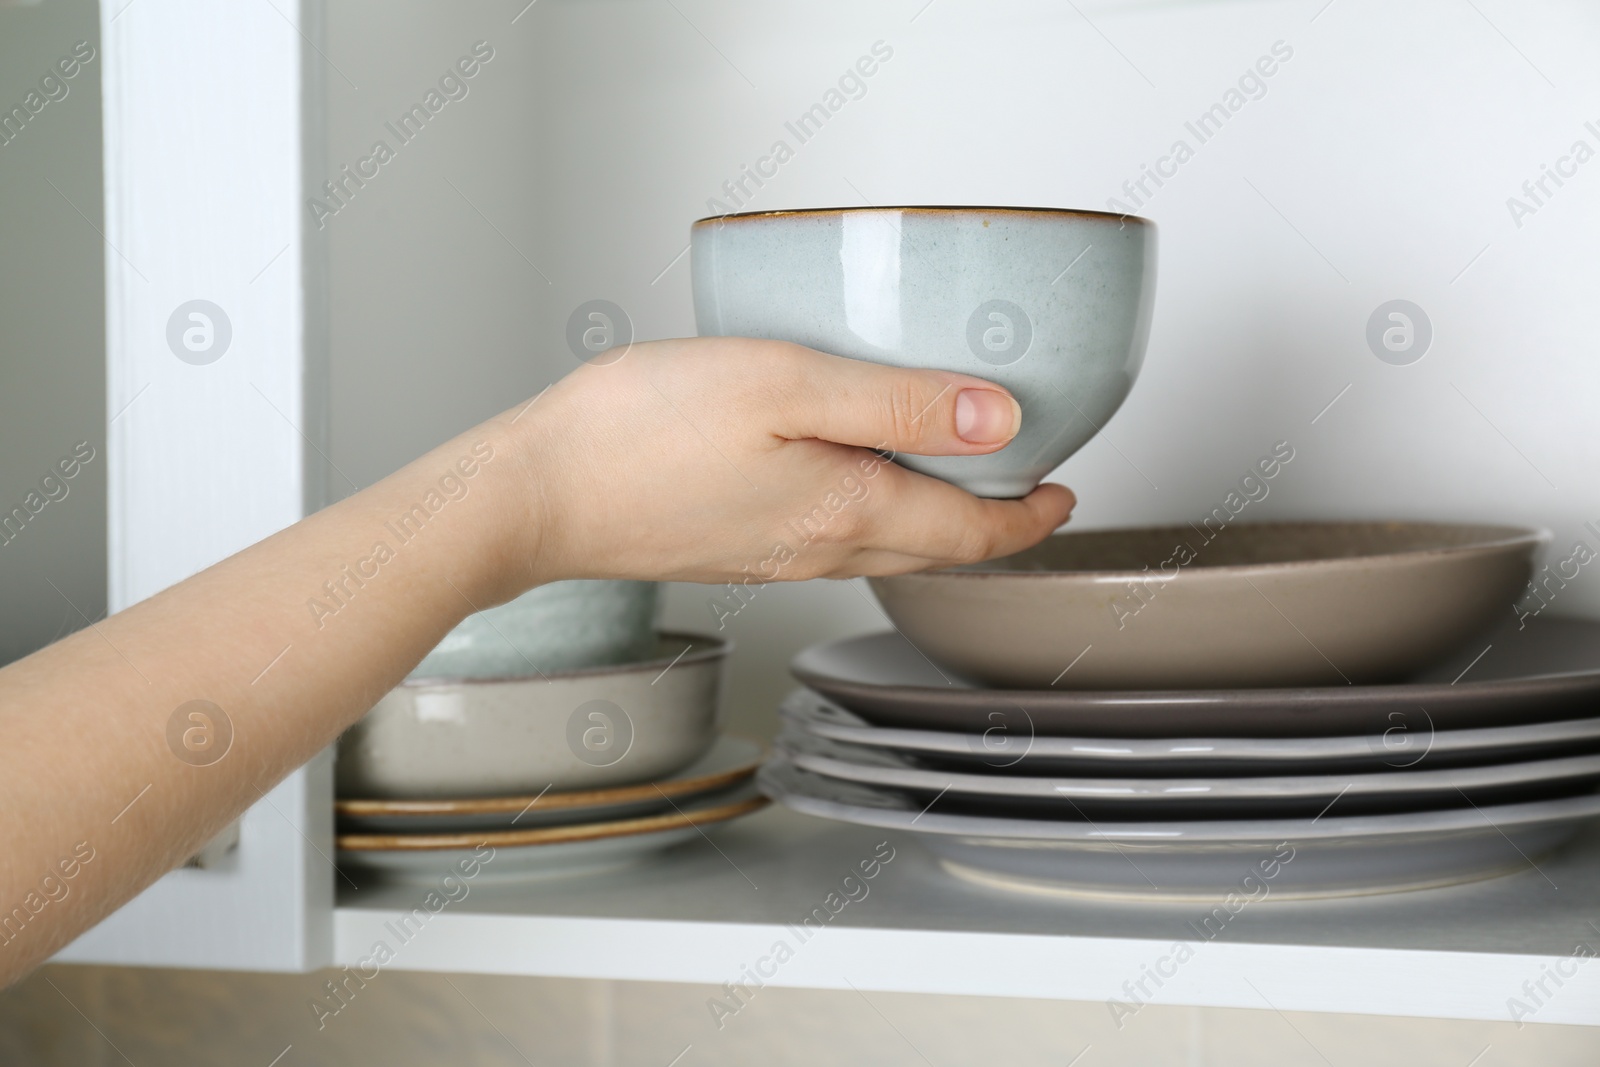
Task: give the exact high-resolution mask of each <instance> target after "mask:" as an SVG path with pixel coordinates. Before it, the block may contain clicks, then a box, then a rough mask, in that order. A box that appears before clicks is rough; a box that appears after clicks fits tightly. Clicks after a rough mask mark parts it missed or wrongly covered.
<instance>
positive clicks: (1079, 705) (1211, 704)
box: [790, 607, 1600, 740]
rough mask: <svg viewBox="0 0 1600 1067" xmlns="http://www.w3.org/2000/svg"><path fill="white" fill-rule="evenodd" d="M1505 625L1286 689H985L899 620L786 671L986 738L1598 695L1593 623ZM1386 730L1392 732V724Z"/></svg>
mask: <svg viewBox="0 0 1600 1067" xmlns="http://www.w3.org/2000/svg"><path fill="white" fill-rule="evenodd" d="M1506 616H1507V620H1506V621H1507V625H1506V627H1505V628H1504V629H1503V630H1501V631H1499V632H1496V633H1491V634H1489V635H1487V636H1485V637H1484V639H1483V644H1482V645H1474V646H1468V647H1467V648H1466V649H1465V650H1463V651H1462V652H1461V654H1460V655H1459V656H1457V657H1456V658H1454V659H1452V660H1450V661H1449V662H1447V663H1445V664H1443V665H1441V666H1440V667H1438V668H1436V669H1435V670H1433V671H1430V672H1428V673H1427V674H1424V675H1422V676H1420V677H1419V678H1418V679H1417V680H1415V681H1412V682H1401V683H1396V684H1394V685H1335V686H1302V687H1297V688H1283V689H1209V690H1142V691H1116V690H1111V691H1098V690H1085V691H1076V692H1075V691H1071V690H1060V689H1008V690H997V689H984V688H980V687H979V686H977V685H976V684H974V683H972V682H970V681H967V680H965V679H963V678H961V677H959V676H957V675H954V674H952V673H951V672H950V671H948V670H941V669H940V668H938V667H936V666H934V665H933V663H932V662H930V661H929V660H928V658H927V657H926V656H924V655H923V654H922V653H920V652H919V651H917V649H916V648H914V647H913V646H912V645H911V644H910V643H909V642H908V641H907V640H906V639H905V638H904V637H902V636H900V635H899V634H897V633H882V634H870V635H868V636H865V637H852V638H847V639H846V640H843V641H834V642H831V643H829V644H823V645H814V646H812V647H811V648H808V649H806V650H805V651H803V652H801V653H800V654H799V655H798V656H796V657H795V658H794V660H793V662H792V663H791V664H790V670H791V671H792V672H793V673H794V676H795V677H796V678H798V679H800V681H802V682H804V683H805V684H806V685H807V686H809V687H811V688H812V689H815V690H816V691H817V692H819V693H822V694H823V695H824V696H826V697H828V698H830V699H832V700H836V701H838V702H839V703H840V704H842V705H844V706H845V707H847V708H849V709H850V710H851V711H854V712H855V713H856V714H857V715H860V716H861V717H862V718H863V719H865V720H867V721H868V722H870V723H872V724H874V725H877V726H896V727H905V728H908V729H924V730H956V731H962V732H967V733H974V734H984V735H987V736H989V737H990V738H995V737H997V736H1005V735H1009V736H1011V737H1015V738H1019V739H1023V740H1025V739H1026V738H1028V737H1032V736H1035V735H1038V736H1045V737H1060V736H1068V737H1117V738H1136V737H1194V736H1197V735H1201V734H1204V735H1208V736H1212V737H1263V738H1264V737H1328V736H1337V735H1341V734H1343V735H1350V734H1371V735H1374V736H1381V735H1383V734H1385V733H1386V732H1392V731H1396V730H1398V731H1409V732H1414V733H1422V732H1431V731H1433V730H1463V729H1471V728H1477V727H1488V726H1515V725H1522V724H1526V723H1531V722H1553V721H1557V720H1561V719H1583V718H1591V717H1593V716H1594V715H1595V711H1596V706H1597V701H1600V623H1595V622H1585V621H1579V620H1575V619H1544V618H1535V619H1530V620H1528V621H1527V626H1526V629H1518V626H1517V620H1516V619H1515V618H1514V617H1512V615H1511V610H1510V608H1509V607H1508V608H1507V609H1506ZM1391 736H1392V733H1391Z"/></svg>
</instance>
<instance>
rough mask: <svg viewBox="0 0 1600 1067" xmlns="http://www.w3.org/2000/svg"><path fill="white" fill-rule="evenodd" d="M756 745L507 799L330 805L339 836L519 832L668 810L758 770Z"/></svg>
mask: <svg viewBox="0 0 1600 1067" xmlns="http://www.w3.org/2000/svg"><path fill="white" fill-rule="evenodd" d="M763 756H764V753H763V751H762V748H761V746H760V745H759V744H757V743H756V742H754V741H751V740H748V739H746V738H743V737H728V736H724V737H720V738H718V739H717V742H716V744H714V745H713V746H712V747H711V751H710V752H708V753H706V754H705V755H704V756H702V757H700V758H699V759H698V760H696V761H695V762H694V763H691V764H690V765H689V766H687V767H685V768H684V769H683V770H681V771H679V772H678V773H677V774H675V775H673V776H671V777H670V778H663V779H661V780H660V781H656V782H644V783H642V784H639V785H626V786H612V787H610V788H608V789H586V790H580V791H574V792H564V793H557V792H553V791H546V792H544V793H539V794H531V795H526V796H510V797H465V798H459V799H437V800H436V799H420V800H358V799H354V798H344V799H340V800H336V801H335V802H334V805H333V808H334V813H335V814H336V815H337V816H338V820H339V829H340V831H341V832H346V833H355V832H367V833H393V834H404V833H430V834H431V833H451V832H456V831H470V830H526V829H531V828H533V827H536V826H565V825H569V824H572V823H585V822H601V821H605V820H615V819H624V818H631V817H633V816H637V815H649V814H651V813H653V812H657V811H668V810H670V809H671V808H672V806H673V804H674V803H677V804H684V803H686V802H687V800H688V799H690V798H698V797H700V796H701V795H703V794H706V793H712V792H716V791H719V790H726V789H729V788H730V787H736V786H737V785H738V783H740V782H742V781H744V780H745V779H747V778H749V777H750V776H751V775H752V774H754V773H755V772H756V768H757V767H759V766H761V760H762V758H763Z"/></svg>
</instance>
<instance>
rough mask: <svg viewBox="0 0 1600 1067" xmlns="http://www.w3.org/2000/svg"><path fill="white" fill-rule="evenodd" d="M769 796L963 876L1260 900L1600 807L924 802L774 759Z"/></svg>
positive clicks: (1449, 855) (1406, 867) (1396, 886)
mask: <svg viewBox="0 0 1600 1067" xmlns="http://www.w3.org/2000/svg"><path fill="white" fill-rule="evenodd" d="M757 780H758V782H759V783H760V785H761V788H762V789H763V790H764V791H765V792H766V793H767V795H768V796H770V797H772V798H773V799H775V800H777V801H779V802H780V803H782V804H785V805H787V806H789V807H791V808H793V809H795V810H796V811H801V812H804V813H806V814H808V815H816V816H820V817H822V818H826V819H837V820H840V821H842V822H849V823H856V824H860V825H866V826H880V827H884V828H887V829H893V830H902V831H906V832H909V833H914V834H916V835H918V837H919V838H920V839H921V840H922V842H923V843H924V844H925V845H926V846H927V847H928V848H929V849H930V850H932V851H933V852H934V853H935V854H936V855H937V856H938V857H939V858H940V861H941V862H942V863H943V864H944V866H945V867H946V868H947V869H949V870H950V871H951V872H952V873H955V874H957V875H959V876H961V877H963V878H969V879H973V880H976V881H981V882H984V883H986V884H990V885H996V886H1002V887H1005V888H1011V889H1024V890H1033V891H1040V892H1054V893H1072V894H1089V895H1096V896H1110V897H1115V898H1117V899H1119V900H1133V899H1140V898H1146V899H1152V898H1153V899H1181V898H1193V899H1210V900H1215V899H1217V898H1218V897H1220V896H1225V895H1227V894H1230V893H1231V894H1238V895H1239V896H1240V897H1245V898H1249V899H1252V900H1260V899H1263V898H1266V897H1270V898H1273V899H1292V898H1297V897H1322V896H1348V895H1353V894H1361V893H1379V892H1390V891H1396V890H1402V889H1422V888H1426V887H1429V886H1439V885H1450V884H1454V883H1458V882H1470V881H1476V880H1478V879H1481V878H1491V877H1494V876H1496V875H1499V874H1508V873H1511V872H1513V871H1517V870H1524V869H1526V868H1527V867H1528V866H1529V865H1530V864H1532V863H1534V862H1536V861H1537V860H1538V858H1539V857H1540V856H1541V855H1543V854H1544V853H1546V852H1549V851H1550V850H1551V849H1554V848H1556V847H1558V846H1560V845H1561V844H1563V843H1565V842H1566V841H1567V840H1569V839H1570V838H1571V837H1572V836H1573V835H1574V834H1576V833H1577V832H1578V830H1579V829H1581V828H1582V826H1583V824H1584V823H1585V822H1586V821H1590V820H1593V819H1595V818H1596V817H1597V816H1600V795H1595V794H1586V795H1581V796H1573V797H1564V798H1559V799H1554V800H1541V801H1536V802H1532V803H1522V804H1504V805H1492V806H1487V807H1482V808H1473V807H1467V808H1452V809H1448V810H1443V811H1431V812H1413V813H1407V814H1403V815H1366V816H1352V817H1346V816H1327V817H1324V818H1321V819H1223V820H1207V821H1202V822H1184V821H1177V820H1151V821H1138V822H1121V821H1119V822H1094V821H1091V820H1087V819H1077V820H1068V819H1019V818H1003V817H994V816H973V815H951V814H945V813H942V812H930V811H928V810H926V809H927V805H926V804H924V803H923V802H922V801H921V800H920V799H918V798H915V797H911V796H909V795H907V794H905V793H903V792H899V791H896V790H889V789H880V788H874V787H870V786H862V785H856V784H854V783H851V782H838V781H833V780H831V779H828V778H823V777H821V776H820V775H815V774H810V773H808V772H806V771H803V770H801V769H799V768H798V767H795V766H794V765H793V764H791V763H789V762H788V761H787V760H784V759H782V758H779V759H775V760H773V761H771V762H769V763H768V764H767V765H766V766H765V767H763V768H762V769H761V772H760V774H759V775H758V776H757Z"/></svg>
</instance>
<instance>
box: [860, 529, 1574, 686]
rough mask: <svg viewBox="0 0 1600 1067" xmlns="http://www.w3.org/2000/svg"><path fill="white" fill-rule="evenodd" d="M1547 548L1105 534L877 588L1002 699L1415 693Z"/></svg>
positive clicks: (1222, 534) (1523, 532)
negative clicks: (1021, 694)
mask: <svg viewBox="0 0 1600 1067" xmlns="http://www.w3.org/2000/svg"><path fill="white" fill-rule="evenodd" d="M1548 540H1549V534H1548V533H1546V532H1544V531H1541V530H1532V529H1526V528H1522V527H1514V526H1461V525H1448V524H1443V523H1414V522H1300V523H1261V524H1253V525H1234V526H1228V527H1225V528H1222V529H1218V530H1212V529H1202V528H1199V527H1195V526H1175V527H1170V528H1165V529H1142V530H1102V531H1096V532H1092V533H1071V534H1057V535H1055V536H1053V537H1049V538H1046V539H1045V540H1044V541H1043V542H1041V543H1040V544H1038V545H1036V546H1034V547H1033V548H1031V549H1028V550H1027V551H1025V552H1021V553H1018V554H1017V555H1014V556H1008V557H1006V558H1005V559H999V560H992V561H990V562H988V563H982V564H976V565H972V566H967V567H958V568H953V569H950V570H944V571H934V572H929V573H924V574H907V575H900V576H897V577H892V578H874V579H872V580H871V581H872V588H873V591H874V592H875V593H877V595H878V599H879V600H880V601H881V602H882V603H883V607H884V610H885V611H887V612H888V613H889V616H890V618H891V619H893V620H894V623H895V625H896V626H897V627H898V628H899V629H900V631H901V633H902V634H904V635H905V637H906V638H907V639H908V640H909V641H910V642H911V643H912V644H913V645H915V646H916V647H917V648H918V649H920V650H922V652H923V653H924V654H926V655H927V656H929V657H931V658H932V659H933V660H935V661H937V662H938V663H940V664H942V665H943V666H945V667H946V668H948V669H949V670H953V671H955V672H958V673H960V674H963V675H966V676H968V677H970V678H974V679H977V680H979V681H981V682H986V683H988V684H990V685H993V686H999V687H1009V688H1032V689H1050V688H1056V689H1141V690H1148V689H1191V688H1208V687H1210V688H1215V687H1245V686H1251V687H1254V686H1295V685H1336V686H1337V685H1347V684H1361V683H1373V682H1389V681H1394V680H1397V679H1400V678H1404V677H1406V676H1408V675H1410V674H1413V673H1415V672H1416V671H1419V670H1421V669H1423V668H1425V667H1428V666H1431V665H1432V664H1433V663H1435V662H1437V661H1438V660H1440V659H1442V658H1444V657H1445V656H1447V655H1448V654H1449V653H1451V652H1453V651H1455V650H1456V649H1457V648H1458V647H1459V646H1460V645H1461V644H1462V643H1463V642H1465V641H1467V640H1470V639H1471V638H1472V637H1474V636H1475V635H1476V634H1478V633H1480V632H1481V631H1483V630H1485V629H1487V628H1488V627H1489V626H1490V625H1491V624H1492V623H1494V622H1495V621H1498V620H1499V619H1501V618H1503V617H1507V616H1509V615H1510V613H1511V612H1512V610H1513V604H1514V602H1515V601H1516V600H1517V599H1518V597H1520V596H1521V595H1522V594H1523V592H1524V590H1525V588H1526V586H1527V582H1528V578H1529V575H1530V574H1531V573H1532V570H1533V558H1534V555H1535V553H1537V552H1538V550H1539V549H1540V547H1542V546H1543V545H1544V544H1545V543H1546V542H1547V541H1548Z"/></svg>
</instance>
